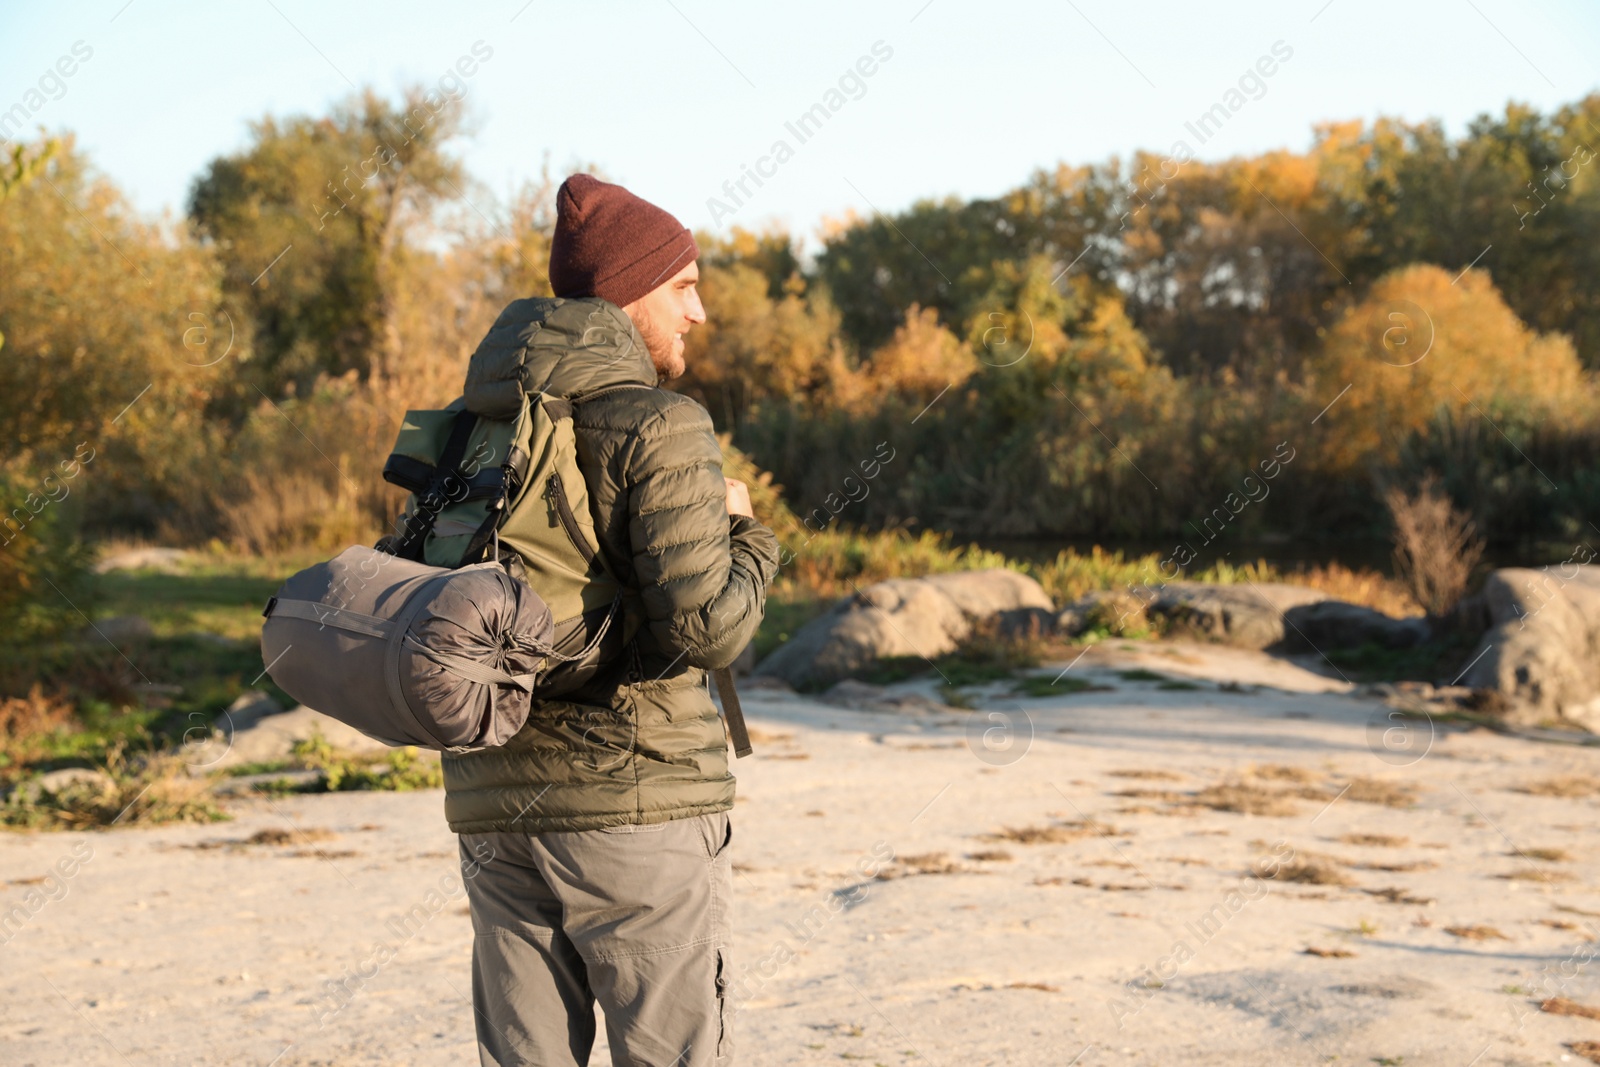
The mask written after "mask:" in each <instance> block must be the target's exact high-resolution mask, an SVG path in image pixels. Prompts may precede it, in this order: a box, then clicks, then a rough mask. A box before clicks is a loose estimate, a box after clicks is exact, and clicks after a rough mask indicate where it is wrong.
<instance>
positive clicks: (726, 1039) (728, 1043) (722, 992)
mask: <svg viewBox="0 0 1600 1067" xmlns="http://www.w3.org/2000/svg"><path fill="white" fill-rule="evenodd" d="M732 1024H733V1018H732V1013H731V1012H729V1011H728V957H727V953H726V952H725V951H724V950H723V949H720V948H719V949H717V1063H718V1064H726V1063H729V1062H731V1061H732V1059H733V1029H732Z"/></svg>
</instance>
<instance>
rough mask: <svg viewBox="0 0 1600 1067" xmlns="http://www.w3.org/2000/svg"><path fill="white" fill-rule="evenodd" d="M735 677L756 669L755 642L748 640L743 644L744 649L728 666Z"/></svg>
mask: <svg viewBox="0 0 1600 1067" xmlns="http://www.w3.org/2000/svg"><path fill="white" fill-rule="evenodd" d="M729 669H730V670H732V671H733V675H734V677H735V678H739V677H742V676H744V675H747V674H749V673H750V672H751V671H753V670H755V669H756V643H755V642H754V641H752V642H750V643H749V644H748V645H745V646H744V651H743V652H740V653H739V655H738V656H737V657H736V658H735V659H734V661H733V663H732V664H731V665H730V667H729Z"/></svg>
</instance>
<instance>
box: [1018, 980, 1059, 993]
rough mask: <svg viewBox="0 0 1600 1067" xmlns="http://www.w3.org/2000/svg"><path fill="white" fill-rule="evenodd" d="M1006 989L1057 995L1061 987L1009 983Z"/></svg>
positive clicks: (1042, 984) (1038, 983)
mask: <svg viewBox="0 0 1600 1067" xmlns="http://www.w3.org/2000/svg"><path fill="white" fill-rule="evenodd" d="M1006 988H1007V989H1037V990H1038V991H1039V992H1041V993H1059V992H1061V987H1060V986H1053V985H1047V984H1045V983H1044V982H1011V983H1009V984H1007V985H1006Z"/></svg>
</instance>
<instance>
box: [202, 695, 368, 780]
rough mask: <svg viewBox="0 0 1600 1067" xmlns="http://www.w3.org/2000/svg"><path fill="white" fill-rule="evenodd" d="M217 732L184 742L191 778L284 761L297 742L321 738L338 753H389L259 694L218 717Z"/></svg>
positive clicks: (323, 718)
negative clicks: (283, 708)
mask: <svg viewBox="0 0 1600 1067" xmlns="http://www.w3.org/2000/svg"><path fill="white" fill-rule="evenodd" d="M214 725H215V733H213V734H211V735H209V736H200V732H199V731H196V732H195V735H194V736H192V737H190V738H187V739H186V742H187V743H186V744H185V747H184V762H185V763H186V764H188V767H189V773H190V774H192V775H205V774H209V773H211V772H213V771H227V770H232V769H234V768H235V767H242V766H249V765H252V764H272V763H279V762H282V761H285V760H288V759H289V758H290V757H291V756H292V755H293V750H294V745H295V742H297V741H305V740H308V739H309V738H311V737H312V736H313V735H314V734H321V735H322V736H323V737H324V738H326V739H327V741H328V743H329V744H330V745H331V746H332V747H333V749H334V750H335V751H336V752H340V753H343V754H348V755H376V754H381V753H384V752H387V751H389V746H388V745H386V744H384V743H383V742H382V741H375V740H373V739H372V738H370V737H368V736H367V735H366V734H363V733H362V732H361V731H359V730H357V729H355V728H354V727H352V726H346V725H345V724H344V723H342V722H340V721H339V720H338V719H334V718H330V717H328V716H327V715H324V714H322V713H321V712H320V711H312V710H311V709H310V708H307V707H298V708H293V709H291V710H289V711H283V710H282V709H280V708H279V707H278V705H277V704H275V703H274V702H273V701H272V700H271V699H270V698H268V697H267V696H266V695H265V694H263V693H258V692H254V691H251V692H247V693H244V694H243V695H241V696H240V697H239V699H238V700H236V701H234V703H233V706H232V707H230V708H229V709H228V710H227V711H225V712H224V713H223V714H222V715H220V716H218V718H217V720H216V723H215V724H214Z"/></svg>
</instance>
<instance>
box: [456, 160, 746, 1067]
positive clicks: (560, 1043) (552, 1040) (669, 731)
mask: <svg viewBox="0 0 1600 1067" xmlns="http://www.w3.org/2000/svg"><path fill="white" fill-rule="evenodd" d="M556 208H557V221H556V230H555V239H554V241H553V243H552V245H551V250H550V282H551V286H552V288H553V289H554V291H555V293H556V295H557V296H558V297H562V298H569V299H564V300H550V299H529V300H518V301H515V302H513V303H512V304H511V305H510V306H509V307H507V308H506V310H505V311H504V312H502V313H501V315H500V318H499V320H498V321H497V322H496V323H495V325H494V327H493V328H492V329H491V330H490V331H489V334H488V336H486V337H485V338H484V340H483V343H482V344H481V345H479V347H478V350H477V351H476V352H475V353H474V354H473V357H472V362H471V365H470V367H469V369H468V372H467V383H466V390H465V392H466V399H467V404H468V406H469V407H471V408H472V409H473V410H475V411H478V412H479V413H480V414H489V415H495V414H500V415H504V413H505V412H506V411H510V410H515V406H516V405H517V404H519V403H520V397H521V395H522V392H523V391H527V392H535V391H542V392H544V393H547V394H550V395H553V396H556V397H561V398H568V399H571V400H572V401H573V409H574V415H573V424H574V428H575V432H576V436H577V453H578V461H579V466H580V467H581V469H582V471H583V475H584V482H585V485H586V488H587V490H588V496H589V503H590V511H591V513H592V518H593V520H594V524H595V526H594V529H595V533H596V536H597V539H598V540H599V543H600V547H601V551H602V553H603V556H604V559H605V561H606V562H607V563H608V564H609V566H610V567H611V568H612V570H613V573H614V574H615V575H616V576H617V577H618V578H619V580H621V581H622V583H623V585H624V586H625V587H627V588H628V589H631V590H634V591H636V592H637V593H638V602H639V604H640V608H641V611H642V616H643V625H642V627H641V628H640V630H639V632H638V635H637V637H636V639H635V640H634V641H633V642H632V643H631V646H630V648H629V650H628V654H627V655H625V656H623V657H621V658H620V659H619V661H618V662H617V663H616V664H615V665H614V666H613V667H611V668H610V669H609V670H607V671H605V672H602V673H603V675H604V676H603V677H601V678H599V679H597V680H596V681H594V682H591V683H589V684H587V685H586V686H585V687H584V689H583V690H581V691H580V692H579V693H577V694H574V695H573V696H572V697H571V698H569V699H565V700H561V701H545V702H541V703H538V704H535V706H534V710H533V714H532V715H531V716H530V717H529V719H528V723H527V725H526V727H524V728H523V730H522V731H521V732H520V733H518V734H517V736H516V737H514V738H513V739H512V740H511V741H510V742H509V743H508V744H506V745H505V746H503V747H501V748H495V749H488V750H484V751H480V752H474V753H470V754H463V755H455V754H449V753H447V754H446V755H445V759H444V779H445V813H446V816H447V817H448V819H449V821H450V827H451V829H452V830H454V831H456V832H457V833H458V834H459V835H460V847H461V856H462V870H463V872H464V873H465V875H466V879H465V880H466V885H467V892H468V898H469V900H470V903H471V910H472V924H473V930H474V932H475V934H476V937H475V939H474V943H473V962H472V993H473V1007H474V1011H475V1017H476V1025H477V1033H478V1048H479V1056H480V1059H481V1061H482V1063H483V1064H485V1065H496V1067H506V1065H510V1064H539V1065H541V1067H557V1065H561V1067H566V1065H582V1064H586V1063H587V1062H588V1059H589V1053H590V1049H591V1047H592V1045H593V1041H594V1036H595V1018H594V1003H595V1001H597V1000H598V1001H599V1003H600V1005H601V1007H602V1008H603V1009H604V1012H605V1017H606V1026H607V1034H608V1037H609V1040H610V1045H611V1054H612V1059H613V1063H615V1064H617V1065H618V1067H624V1065H629V1067H631V1065H639V1067H644V1065H650V1067H699V1065H706V1067H711V1065H718V1067H720V1065H724V1064H729V1063H731V1062H732V1049H733V1045H732V1035H731V1033H730V1030H729V1025H730V1023H731V1012H730V1011H729V1010H728V1007H727V1005H726V1003H725V994H726V991H727V989H728V988H729V987H730V985H731V982H732V978H733V975H732V969H731V965H730V962H729V958H728V948H727V942H728V930H729V922H728V909H729V905H730V902H731V901H730V898H731V896H732V888H733V884H732V871H731V866H730V855H729V852H728V846H729V843H730V842H731V840H732V834H733V827H732V823H731V822H730V819H729V809H731V808H732V807H733V795H734V780H733V776H732V775H731V774H730V773H729V768H728V747H727V742H726V740H725V737H724V734H723V728H722V723H721V721H720V720H719V718H718V715H717V710H716V707H715V705H714V704H713V703H712V701H711V696H710V693H709V690H708V687H707V682H706V679H707V671H708V670H715V669H718V668H722V667H726V666H728V665H729V664H731V663H732V662H733V660H734V659H735V657H737V656H738V655H739V653H740V651H741V650H743V648H744V647H745V645H746V644H748V642H749V641H750V639H751V637H752V636H753V635H754V633H755V630H756V627H757V626H758V625H759V624H760V622H761V618H762V614H763V612H764V610H765V604H766V593H767V587H768V585H769V584H770V583H771V581H772V578H773V576H774V575H775V574H776V573H777V568H778V543H777V538H776V537H775V536H774V535H773V533H772V531H771V530H769V529H767V527H765V526H764V525H762V524H761V523H760V522H758V521H757V520H756V519H755V517H754V515H753V514H752V512H751V508H750V498H749V491H748V489H747V487H746V486H745V485H744V484H743V483H742V482H738V481H735V480H733V479H729V478H725V477H724V476H723V474H722V453H721V448H720V446H719V445H718V444H717V440H716V437H715V436H714V434H713V432H712V425H711V418H710V415H709V414H708V413H707V412H706V410H705V408H704V407H702V406H701V405H700V404H698V403H696V402H695V401H694V400H691V399H689V398H688V397H685V396H682V395H680V394H677V393H672V392H668V391H666V390H664V389H660V388H656V386H658V384H659V382H660V381H663V380H667V379H671V378H676V377H678V376H679V375H681V374H682V373H683V372H684V369H685V368H684V361H683V335H684V334H685V333H687V332H688V331H689V330H690V329H691V328H693V327H694V326H696V325H698V324H700V323H702V322H704V321H705V319H706V316H705V311H704V309H703V308H702V307H701V304H700V297H699V294H698V293H697V292H696V291H695V284H696V282H697V280H698V278H699V268H698V267H697V266H696V264H695V259H696V257H697V256H698V255H699V249H698V247H697V246H696V245H695V241H694V237H693V235H692V234H690V232H689V231H688V230H687V229H686V228H685V227H684V226H683V225H682V224H681V223H679V222H678V221H677V220H676V219H675V218H673V217H672V216H671V215H669V214H667V213H666V212H665V211H662V210H661V209H660V208H657V207H655V206H654V205H652V204H649V203H647V202H645V201H644V200H641V199H640V198H638V197H636V196H634V195H633V194H631V193H629V192H628V191H627V190H625V189H623V188H621V187H620V186H617V185H611V184H608V183H605V182H601V181H598V180H596V179H595V178H592V177H590V176H589V175H585V174H575V175H573V176H571V177H570V178H568V179H567V180H566V181H565V182H564V183H562V186H561V189H560V191H559V193H558V194H557V197H556ZM629 384H632V385H634V386H635V387H634V388H618V386H626V385H629ZM641 386H642V387H647V388H640V387H641ZM601 390H604V392H601ZM590 394H593V398H592V399H589V400H586V399H585V397H586V396H589V395H590Z"/></svg>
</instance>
